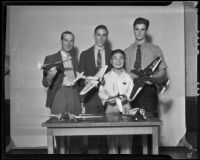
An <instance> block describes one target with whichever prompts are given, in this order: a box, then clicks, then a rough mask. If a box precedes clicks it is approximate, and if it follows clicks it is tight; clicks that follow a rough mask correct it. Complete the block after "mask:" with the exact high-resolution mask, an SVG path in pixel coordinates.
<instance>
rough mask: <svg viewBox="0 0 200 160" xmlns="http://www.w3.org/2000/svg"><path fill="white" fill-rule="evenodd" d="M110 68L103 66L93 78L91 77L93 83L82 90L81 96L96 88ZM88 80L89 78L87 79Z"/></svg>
mask: <svg viewBox="0 0 200 160" xmlns="http://www.w3.org/2000/svg"><path fill="white" fill-rule="evenodd" d="M107 68H108V66H107V65H105V66H103V67H102V68H101V69H100V70H99V71H98V72H97V73H96V74H95V76H94V77H93V78H94V79H93V80H92V76H91V77H89V78H90V79H91V81H90V82H89V83H88V84H87V85H86V86H85V87H84V88H83V89H82V91H81V92H80V93H79V94H80V95H84V94H86V93H87V92H89V91H90V90H91V89H92V88H94V87H96V86H97V84H98V83H99V82H100V81H101V80H102V78H103V75H104V73H105V72H106V69H107ZM86 78H87V77H86Z"/></svg>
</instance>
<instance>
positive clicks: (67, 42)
mask: <svg viewBox="0 0 200 160" xmlns="http://www.w3.org/2000/svg"><path fill="white" fill-rule="evenodd" d="M73 47H74V37H73V35H71V34H64V35H63V40H62V49H63V50H64V51H66V52H69V51H70V50H71V49H72V48H73Z"/></svg>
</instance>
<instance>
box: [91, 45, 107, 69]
mask: <svg viewBox="0 0 200 160" xmlns="http://www.w3.org/2000/svg"><path fill="white" fill-rule="evenodd" d="M99 50H100V53H101V59H102V66H104V65H105V64H106V58H105V48H100V47H99V46H97V45H95V46H94V58H95V64H96V66H97V54H98V51H99Z"/></svg>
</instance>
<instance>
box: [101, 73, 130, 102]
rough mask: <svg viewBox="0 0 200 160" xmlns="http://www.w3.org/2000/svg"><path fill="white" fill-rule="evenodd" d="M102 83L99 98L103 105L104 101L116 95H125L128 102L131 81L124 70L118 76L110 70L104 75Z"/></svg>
mask: <svg viewBox="0 0 200 160" xmlns="http://www.w3.org/2000/svg"><path fill="white" fill-rule="evenodd" d="M104 81H105V83H104V85H101V86H100V87H99V97H100V98H101V100H102V103H103V104H105V100H107V99H108V98H110V97H114V96H117V95H118V94H120V95H125V96H126V97H127V99H128V100H129V97H130V94H131V91H132V88H133V80H132V79H131V77H130V75H129V74H128V73H126V71H125V70H124V71H123V72H122V73H121V74H120V75H118V74H117V73H116V72H115V71H114V70H113V69H112V70H111V71H110V72H108V73H106V74H105V75H104Z"/></svg>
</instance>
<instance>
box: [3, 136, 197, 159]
mask: <svg viewBox="0 0 200 160" xmlns="http://www.w3.org/2000/svg"><path fill="white" fill-rule="evenodd" d="M187 137H188V138H187V139H188V142H189V143H190V144H192V146H193V147H194V148H197V135H196V133H190V135H189V136H187ZM76 148H77V147H75V146H73V145H72V150H71V154H79V155H81V154H80V152H78V151H77V150H76ZM133 149H134V147H133ZM141 149H142V148H140V147H137V146H135V153H136V154H140V152H141ZM159 152H160V153H159V155H168V156H170V157H171V158H172V159H198V157H199V156H197V152H193V154H189V153H190V152H189V150H188V149H187V148H186V147H184V146H181V147H180V146H179V147H159ZM13 154H23V155H25V154H34V155H37V154H47V149H44V148H43V149H12V150H10V151H9V152H8V153H7V155H13ZM88 154H99V153H98V148H97V147H96V146H94V145H93V146H92V145H89V147H88ZM103 154H106V153H103ZM83 156H84V155H83ZM81 157H82V156H81Z"/></svg>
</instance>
